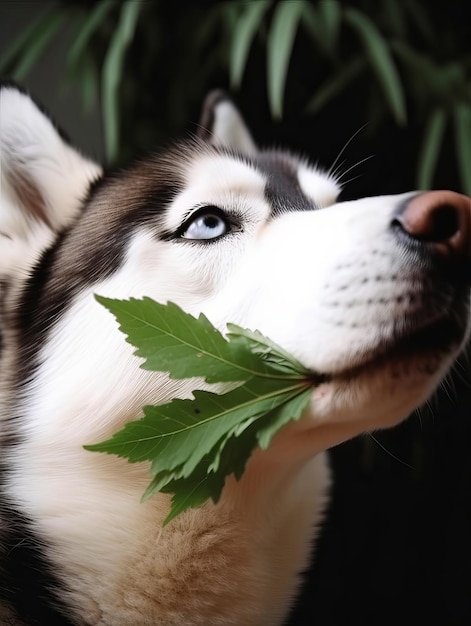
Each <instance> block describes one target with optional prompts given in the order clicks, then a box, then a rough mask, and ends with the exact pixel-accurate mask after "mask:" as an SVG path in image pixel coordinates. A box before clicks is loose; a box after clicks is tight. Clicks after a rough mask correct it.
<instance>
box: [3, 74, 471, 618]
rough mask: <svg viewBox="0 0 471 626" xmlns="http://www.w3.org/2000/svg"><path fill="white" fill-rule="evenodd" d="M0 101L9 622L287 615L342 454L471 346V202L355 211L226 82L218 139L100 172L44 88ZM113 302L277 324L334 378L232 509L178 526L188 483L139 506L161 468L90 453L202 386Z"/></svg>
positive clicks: (278, 333) (430, 387)
mask: <svg viewBox="0 0 471 626" xmlns="http://www.w3.org/2000/svg"><path fill="white" fill-rule="evenodd" d="M0 93H1V137H0V148H1V154H0V156H1V210H0V246H1V250H0V281H1V289H2V291H1V320H0V321H1V329H2V357H1V358H2V361H1V364H0V367H1V388H0V411H1V413H0V432H1V457H0V458H1V463H2V467H1V474H0V476H1V479H0V480H1V489H2V491H1V500H0V589H1V600H0V621H1V623H2V624H15V625H22V626H37V625H39V626H59V625H60V626H65V625H67V626H71V625H75V626H98V625H100V626H147V625H148V626H151V625H152V626H153V625H159V626H275V625H280V624H282V623H283V620H284V619H285V618H286V615H287V613H288V611H289V608H290V605H291V604H292V601H293V598H294V596H295V593H296V590H297V588H298V586H299V582H300V573H301V572H302V571H303V568H305V566H306V563H307V559H308V557H309V555H310V553H311V548H312V545H313V542H314V540H315V537H316V534H317V533H318V529H319V524H320V522H321V521H322V517H323V511H324V508H325V505H326V501H327V497H328V487H329V471H328V466H327V463H326V455H325V451H326V450H327V449H328V448H330V447H332V446H334V445H335V444H338V443H340V442H342V441H345V440H347V439H348V438H351V437H353V436H355V435H357V434H359V433H361V432H365V431H369V430H371V429H378V428H384V427H388V426H392V425H393V424H396V423H397V422H399V421H400V420H402V419H403V418H405V417H406V416H407V415H408V414H409V413H410V412H411V411H412V410H413V409H414V408H416V407H417V406H419V405H420V404H422V403H423V402H424V401H426V399H427V398H428V397H429V396H430V395H431V394H432V393H433V392H434V390H435V388H436V387H437V385H438V384H439V383H440V381H441V380H442V379H443V378H444V377H445V376H446V374H447V372H448V371H449V369H450V367H451V366H452V364H453V362H454V361H455V359H456V357H457V355H458V354H459V352H460V351H461V350H462V348H463V346H464V343H465V341H466V339H467V336H468V334H469V327H470V324H469V303H470V288H469V285H470V280H469V279H470V275H471V274H470V257H471V200H470V199H469V198H466V197H464V196H461V195H458V194H455V193H453V192H449V191H441V192H428V193H417V192H411V193H406V194H402V195H397V196H381V197H370V198H365V199H361V200H357V201H353V202H343V203H342V202H341V203H338V202H337V197H338V194H339V191H340V185H339V183H338V182H337V181H336V180H335V178H334V177H333V176H332V175H329V174H327V173H325V172H323V171H321V170H320V169H318V168H316V167H313V166H312V165H311V164H310V163H309V162H308V161H307V160H305V159H303V158H298V157H296V156H294V155H293V154H291V153H287V152H282V151H278V150H275V151H261V150H259V149H257V147H256V145H255V144H254V142H253V140H252V137H251V135H250V133H249V131H248V130H247V128H246V127H245V125H244V122H243V120H242V118H241V116H240V114H239V113H238V111H237V109H236V108H235V106H234V105H233V104H232V103H231V102H230V101H229V100H228V99H227V98H226V97H225V96H224V95H223V94H220V93H218V94H213V95H211V97H209V99H208V100H207V101H206V105H205V108H204V116H203V122H202V131H201V133H200V134H201V136H199V137H195V138H192V139H191V140H188V141H186V142H183V143H179V144H177V145H176V146H175V147H174V148H172V149H170V150H168V151H166V152H164V153H163V154H160V155H154V156H150V157H149V158H147V159H145V160H141V161H139V162H137V163H135V164H133V165H131V166H130V167H128V168H127V169H125V170H123V171H120V172H119V173H116V174H110V175H103V173H102V170H101V168H100V167H99V166H98V165H96V164H95V163H93V162H92V161H90V160H88V159H86V158H84V157H83V156H82V155H80V154H79V153H78V152H77V151H76V150H75V149H74V148H72V147H71V146H70V145H69V144H68V143H67V142H66V141H65V140H64V139H63V138H62V137H61V135H60V134H59V133H58V132H57V130H56V129H55V127H54V125H53V124H52V123H51V121H50V119H49V118H48V117H47V116H46V115H45V114H44V113H43V112H42V111H41V110H40V109H39V108H38V107H37V106H36V105H35V104H34V103H33V101H32V100H31V99H30V97H29V96H28V95H27V94H26V93H24V92H23V91H21V90H19V89H18V88H16V87H15V86H14V85H12V84H10V83H5V84H3V86H2V88H1V92H0ZM94 294H101V295H103V296H108V297H115V298H129V297H142V296H149V297H151V298H154V299H155V300H158V301H161V302H167V301H172V302H175V303H177V304H178V305H180V306H181V307H183V308H184V309H185V310H186V311H188V312H189V313H192V314H199V313H200V312H204V314H205V315H206V316H207V317H208V318H209V319H210V320H211V321H212V322H213V324H215V325H216V326H217V327H219V328H220V329H221V330H223V331H224V330H225V328H226V323H227V322H233V323H236V324H239V325H241V326H244V327H247V328H251V329H259V330H260V331H261V332H263V333H264V334H265V335H267V336H269V337H270V338H271V339H273V340H274V341H276V342H277V343H279V344H280V345H281V346H282V347H283V348H285V349H286V350H288V351H290V352H291V353H292V354H293V355H294V356H295V357H297V358H298V359H299V360H300V361H301V362H302V363H303V364H304V365H305V366H307V367H309V368H311V369H312V370H314V371H316V372H318V373H319V381H320V384H319V385H318V386H317V387H316V388H315V389H314V390H313V392H312V398H311V400H310V404H309V409H308V411H307V412H306V414H305V415H304V416H303V418H302V419H301V420H300V421H299V422H292V423H291V424H289V425H287V426H286V427H284V428H283V429H282V430H281V431H280V433H279V434H278V435H277V436H276V438H275V440H274V442H273V443H272V445H271V446H270V448H269V449H268V450H267V451H264V452H262V451H256V452H255V453H254V454H253V455H252V457H251V459H250V461H249V463H248V465H247V468H246V472H245V474H244V476H243V477H242V479H241V480H240V481H236V480H235V479H233V477H230V478H229V479H228V480H227V482H226V485H225V488H224V491H223V494H222V497H221V500H220V502H219V503H218V504H217V505H214V504H213V503H208V504H206V505H204V506H202V507H201V508H198V509H192V510H189V511H186V512H185V513H183V514H181V515H179V516H178V517H177V518H176V519H174V520H173V521H172V522H171V523H170V524H168V525H167V526H165V527H163V526H162V522H163V520H164V519H165V517H166V516H167V514H168V512H169V496H168V495H165V494H158V495H156V496H154V497H153V498H151V499H149V500H147V501H146V502H145V503H142V504H141V502H140V499H141V495H142V493H143V491H144V490H145V488H146V486H147V484H148V481H149V473H148V466H147V464H145V463H138V464H129V463H127V462H126V461H125V460H123V459H120V458H117V457H114V456H109V455H100V454H92V453H90V452H88V451H86V450H84V448H83V445H84V444H88V443H93V442H97V441H101V440H103V439H105V438H108V437H109V436H111V435H112V434H113V433H114V432H116V431H117V430H119V429H120V428H121V427H122V426H123V425H124V424H125V423H126V422H128V421H130V420H135V419H138V418H139V417H140V416H141V415H142V413H141V410H142V407H143V406H144V405H147V404H159V403H163V402H167V401H169V400H170V399H172V398H175V397H180V398H187V397H191V391H192V389H191V386H189V385H188V382H182V381H176V380H170V379H169V378H168V377H167V375H165V374H160V373H155V372H148V371H145V370H142V369H140V368H139V367H138V365H139V360H138V359H137V358H136V357H135V356H133V348H132V347H131V346H130V345H129V344H127V343H126V342H125V341H124V337H123V335H122V334H121V333H120V332H119V330H118V327H117V324H116V322H115V320H114V318H113V317H112V316H111V315H110V313H109V312H108V311H106V310H105V309H104V308H103V307H102V306H100V305H99V304H98V303H97V302H96V300H95V298H94ZM2 619H3V621H2Z"/></svg>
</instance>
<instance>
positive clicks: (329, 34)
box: [302, 0, 341, 57]
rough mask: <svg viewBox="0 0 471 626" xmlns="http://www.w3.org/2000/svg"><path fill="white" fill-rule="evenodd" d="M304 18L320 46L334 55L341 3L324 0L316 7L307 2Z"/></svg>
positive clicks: (331, 55) (328, 53) (335, 0)
mask: <svg viewBox="0 0 471 626" xmlns="http://www.w3.org/2000/svg"><path fill="white" fill-rule="evenodd" d="M302 18H303V22H304V24H305V25H306V26H307V27H308V29H309V30H310V31H311V34H312V36H313V37H314V39H315V40H316V42H317V44H318V46H319V47H320V48H321V49H322V50H323V51H324V52H325V53H326V54H327V55H329V56H330V57H333V56H334V54H335V50H336V48H337V43H338V35H339V31H340V22H341V8H340V3H339V2H337V0H323V1H322V2H319V3H318V4H317V5H316V6H315V7H314V6H313V5H311V4H308V3H306V5H305V7H304V11H303V14H302Z"/></svg>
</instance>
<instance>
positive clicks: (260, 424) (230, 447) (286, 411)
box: [144, 390, 311, 524]
mask: <svg viewBox="0 0 471 626" xmlns="http://www.w3.org/2000/svg"><path fill="white" fill-rule="evenodd" d="M310 395H311V391H310V390H305V391H304V392H302V393H300V394H298V395H296V396H294V397H293V398H292V399H291V400H288V401H287V402H286V403H284V404H283V405H281V406H280V407H277V408H276V409H275V410H273V411H271V412H270V413H268V414H266V415H263V416H262V417H260V418H258V419H257V420H255V419H252V420H249V421H248V422H244V423H243V425H242V426H243V429H242V430H241V431H240V432H234V433H233V434H232V435H231V436H230V437H229V438H228V439H227V441H226V442H225V445H224V446H223V447H221V446H217V455H218V457H219V458H218V463H217V469H215V467H214V461H213V462H211V459H212V458H214V456H213V455H211V454H209V455H206V456H205V457H204V458H203V459H201V462H200V464H199V465H198V466H197V467H196V468H195V469H194V471H193V472H192V473H191V475H190V476H188V477H178V478H175V479H173V478H172V477H170V476H169V474H168V473H166V472H161V473H159V474H158V475H157V476H156V477H155V478H154V479H153V481H152V482H151V484H150V485H149V487H148V489H147V491H146V493H145V494H144V498H148V497H150V496H152V495H153V494H154V493H156V492H157V491H163V492H165V493H172V494H174V496H173V498H172V503H171V509H170V514H169V516H168V517H167V518H166V520H165V522H164V524H167V523H168V522H169V521H171V519H173V518H174V517H176V515H178V514H179V513H180V512H182V511H183V510H185V509H186V508H189V507H192V508H195V507H198V506H200V505H201V504H203V503H204V502H205V501H206V500H209V499H211V500H212V501H213V502H214V503H217V502H218V501H219V499H220V497H221V493H222V490H223V488H224V485H225V482H226V478H227V477H228V476H229V475H231V474H233V475H234V476H235V478H236V479H237V480H239V479H240V478H241V477H242V475H243V472H244V470H245V466H246V464H247V461H248V460H249V458H250V456H251V454H252V453H253V451H254V449H255V448H256V447H257V446H260V447H261V448H262V449H266V448H267V447H268V446H269V444H270V443H271V440H272V438H273V436H274V435H275V434H276V433H277V432H279V430H280V429H281V428H282V427H283V426H285V425H286V424H287V423H288V422H289V421H291V420H293V419H295V420H296V419H299V418H300V416H301V415H302V413H303V411H304V410H305V408H306V405H307V403H308V401H309V397H310Z"/></svg>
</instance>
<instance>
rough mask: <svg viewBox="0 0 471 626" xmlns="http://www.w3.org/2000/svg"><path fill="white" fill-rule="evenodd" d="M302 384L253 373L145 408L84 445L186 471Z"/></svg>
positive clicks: (163, 468)
mask: <svg viewBox="0 0 471 626" xmlns="http://www.w3.org/2000/svg"><path fill="white" fill-rule="evenodd" d="M305 387H306V383H305V381H303V380H301V381H299V382H298V383H297V384H291V385H290V386H288V384H286V383H285V385H284V386H280V381H279V380H276V379H275V380H273V379H268V378H265V379H255V378H253V379H250V380H249V381H247V382H246V383H245V384H244V385H243V386H240V387H237V388H236V389H233V390H232V391H229V392H227V393H225V394H221V395H218V394H215V393H212V392H209V391H198V390H197V391H195V392H194V400H179V399H177V400H173V401H172V402H170V403H168V404H164V405H161V406H146V407H144V417H143V418H142V419H139V420H136V421H132V422H128V423H127V424H126V425H125V426H124V428H123V429H122V430H120V431H119V432H117V433H115V434H114V435H113V436H112V437H111V438H110V439H108V440H106V441H104V442H101V443H97V444H94V445H88V446H86V449H87V450H91V451H94V452H107V453H108V454H116V455H117V456H120V457H125V458H127V459H128V460H129V461H130V462H131V463H136V462H141V461H152V473H153V474H157V473H158V472H160V471H173V470H178V471H179V473H180V475H181V476H188V475H189V474H190V473H191V472H192V471H193V470H194V469H195V467H196V466H197V465H198V464H199V462H200V461H201V459H202V458H203V457H204V456H205V455H206V454H208V453H209V452H210V451H211V450H212V449H213V448H214V446H215V445H216V443H218V441H220V440H221V439H222V438H224V437H226V436H229V435H230V434H232V429H233V428H234V427H236V426H238V425H239V424H240V423H241V422H242V421H244V420H245V419H248V418H256V417H259V416H261V415H264V414H267V413H269V412H270V411H272V410H273V409H275V408H276V407H278V406H280V405H281V404H283V403H284V402H286V401H287V400H289V399H291V397H292V396H293V395H294V394H296V393H299V392H300V391H303V390H304V389H305Z"/></svg>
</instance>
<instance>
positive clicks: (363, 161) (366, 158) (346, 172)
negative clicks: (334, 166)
mask: <svg viewBox="0 0 471 626" xmlns="http://www.w3.org/2000/svg"><path fill="white" fill-rule="evenodd" d="M374 156H376V155H375V154H370V155H369V156H367V157H365V158H364V159H361V161H358V162H357V163H354V164H353V165H351V166H350V167H349V168H348V169H346V170H345V171H344V172H342V173H341V174H340V176H339V177H338V178H337V181H338V182H339V183H340V182H342V178H343V177H344V176H345V174H348V172H350V171H351V170H353V169H354V168H355V167H358V166H359V165H361V164H362V163H365V161H369V160H370V159H372V158H373V157H374ZM350 180H351V179H350ZM342 184H344V185H345V184H346V183H345V182H343V183H342Z"/></svg>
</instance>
